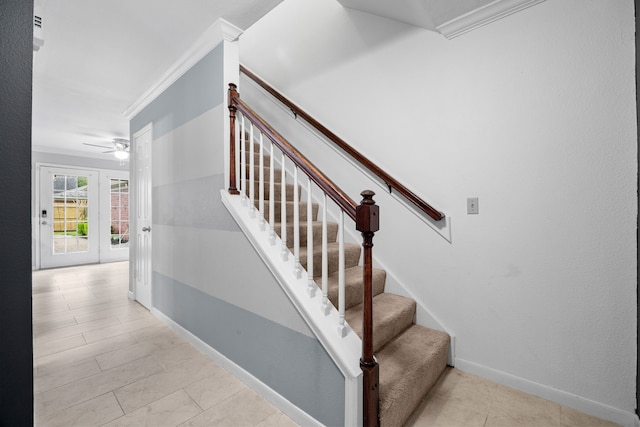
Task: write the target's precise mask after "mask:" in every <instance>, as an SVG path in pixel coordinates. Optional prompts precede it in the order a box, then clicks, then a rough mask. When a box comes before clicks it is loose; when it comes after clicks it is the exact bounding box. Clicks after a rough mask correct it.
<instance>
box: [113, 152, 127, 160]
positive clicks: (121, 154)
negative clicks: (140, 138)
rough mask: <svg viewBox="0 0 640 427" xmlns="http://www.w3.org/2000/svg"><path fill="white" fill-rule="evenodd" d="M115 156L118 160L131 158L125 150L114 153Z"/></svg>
mask: <svg viewBox="0 0 640 427" xmlns="http://www.w3.org/2000/svg"><path fill="white" fill-rule="evenodd" d="M113 155H114V156H116V159H120V160H125V159H128V158H129V153H128V152H126V151H124V150H116V151H114V152H113Z"/></svg>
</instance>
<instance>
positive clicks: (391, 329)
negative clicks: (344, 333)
mask: <svg viewBox="0 0 640 427" xmlns="http://www.w3.org/2000/svg"><path fill="white" fill-rule="evenodd" d="M415 314H416V302H415V301H414V300H412V299H409V298H404V297H401V296H398V295H392V294H381V295H377V296H376V297H375V298H374V299H373V330H374V331H375V334H374V335H373V351H374V353H376V352H377V351H378V350H380V349H381V348H382V347H383V346H384V345H385V344H386V343H387V342H389V341H390V340H391V339H393V338H395V337H396V336H397V335H399V334H400V333H402V331H404V330H405V329H407V328H408V327H409V326H411V325H412V324H413V320H414V318H415ZM345 318H346V320H347V322H348V323H349V325H351V327H352V328H353V331H354V332H355V333H356V334H358V336H359V337H360V338H362V306H361V305H358V306H355V307H352V308H351V309H350V310H348V311H347V312H346V315H345Z"/></svg>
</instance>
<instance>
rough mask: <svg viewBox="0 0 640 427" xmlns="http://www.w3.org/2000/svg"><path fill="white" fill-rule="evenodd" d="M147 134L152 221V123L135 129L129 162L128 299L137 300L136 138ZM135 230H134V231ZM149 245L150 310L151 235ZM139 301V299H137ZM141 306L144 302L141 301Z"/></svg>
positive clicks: (151, 279)
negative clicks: (129, 241) (129, 239)
mask: <svg viewBox="0 0 640 427" xmlns="http://www.w3.org/2000/svg"><path fill="white" fill-rule="evenodd" d="M146 133H148V134H149V151H150V155H149V163H150V166H151V172H150V174H149V186H150V191H149V198H150V200H149V201H148V203H149V207H150V208H149V209H150V211H151V214H150V220H149V223H150V225H151V223H152V222H153V209H152V208H151V206H152V204H153V201H152V200H151V194H152V191H151V190H152V188H153V148H152V147H153V123H148V124H147V125H145V126H143V127H142V128H140V129H139V130H138V131H136V132H135V133H134V134H133V136H132V138H131V157H130V158H131V163H130V169H129V170H130V172H131V175H130V178H129V197H130V200H131V202H130V207H129V215H130V218H129V223H130V224H131V231H130V236H131V243H130V244H129V247H130V252H129V254H130V255H129V260H130V262H129V299H131V300H134V301H138V290H137V285H138V280H137V279H138V274H137V266H138V258H139V257H140V250H139V248H138V231H139V230H141V229H142V227H143V225H142V224H140V223H139V222H138V196H139V195H138V143H137V142H138V140H139V139H140V138H141V137H142V136H143V135H145V134H146ZM134 230H135V232H134ZM151 242H152V243H151V245H150V246H149V248H148V249H149V254H148V256H147V261H146V262H147V263H148V264H147V265H146V269H147V271H148V272H149V278H148V279H149V301H148V307H147V308H148V309H149V310H151V309H152V308H153V237H151ZM138 302H140V301H138ZM141 304H142V305H143V306H144V304H143V303H141Z"/></svg>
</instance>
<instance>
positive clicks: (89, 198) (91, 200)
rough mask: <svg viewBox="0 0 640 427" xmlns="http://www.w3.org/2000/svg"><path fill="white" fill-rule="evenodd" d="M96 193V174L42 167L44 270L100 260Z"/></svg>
mask: <svg viewBox="0 0 640 427" xmlns="http://www.w3.org/2000/svg"><path fill="white" fill-rule="evenodd" d="M97 191H98V174H97V173H96V171H91V170H82V169H65V168H58V167H48V166H42V167H41V168H40V200H39V202H40V211H39V221H40V224H39V229H40V266H41V268H53V267H64V266H69V265H78V264H90V263H95V262H98V261H99V259H100V258H99V257H100V252H99V234H100V233H99V230H98V211H99V208H98V203H97V202H98V198H97Z"/></svg>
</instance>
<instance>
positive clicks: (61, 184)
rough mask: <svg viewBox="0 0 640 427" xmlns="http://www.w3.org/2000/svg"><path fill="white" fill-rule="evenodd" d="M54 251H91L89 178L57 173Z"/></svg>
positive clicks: (55, 180) (54, 182)
mask: <svg viewBox="0 0 640 427" xmlns="http://www.w3.org/2000/svg"><path fill="white" fill-rule="evenodd" d="M52 181H53V253H54V254H68V253H73V252H87V251H89V249H90V247H89V232H90V231H89V209H90V205H89V199H88V186H89V177H88V176H85V175H66V174H55V175H54V176H53V180H52Z"/></svg>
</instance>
